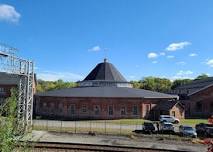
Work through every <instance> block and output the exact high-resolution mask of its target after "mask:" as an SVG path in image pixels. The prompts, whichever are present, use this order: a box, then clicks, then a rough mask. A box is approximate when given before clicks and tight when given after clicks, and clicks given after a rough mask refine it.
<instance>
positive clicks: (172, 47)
mask: <svg viewBox="0 0 213 152" xmlns="http://www.w3.org/2000/svg"><path fill="white" fill-rule="evenodd" d="M190 44H191V43H190V42H187V41H184V42H178V43H171V44H170V45H169V46H168V47H167V48H166V50H167V51H176V50H180V49H183V48H184V47H186V46H188V45H190Z"/></svg>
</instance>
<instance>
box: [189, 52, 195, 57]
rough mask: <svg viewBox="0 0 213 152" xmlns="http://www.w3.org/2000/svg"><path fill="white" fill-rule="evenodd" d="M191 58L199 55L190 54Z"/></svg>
mask: <svg viewBox="0 0 213 152" xmlns="http://www.w3.org/2000/svg"><path fill="white" fill-rule="evenodd" d="M189 56H190V57H195V56H197V54H196V53H191V54H189Z"/></svg>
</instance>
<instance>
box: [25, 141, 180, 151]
mask: <svg viewBox="0 0 213 152" xmlns="http://www.w3.org/2000/svg"><path fill="white" fill-rule="evenodd" d="M29 146H30V147H31V148H32V151H33V152H43V151H45V152H74V151H75V152H88V151H90V152H97V151H99V152H106V151H107V152H183V151H181V150H177V151H174V150H164V149H156V148H140V147H129V146H119V145H118V146H112V145H97V144H79V143H59V142H30V143H29Z"/></svg>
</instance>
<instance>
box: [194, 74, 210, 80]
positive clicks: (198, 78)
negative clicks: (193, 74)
mask: <svg viewBox="0 0 213 152" xmlns="http://www.w3.org/2000/svg"><path fill="white" fill-rule="evenodd" d="M208 77H209V76H208V75H207V74H205V73H203V74H201V75H199V76H197V78H195V80H201V79H206V78H208Z"/></svg>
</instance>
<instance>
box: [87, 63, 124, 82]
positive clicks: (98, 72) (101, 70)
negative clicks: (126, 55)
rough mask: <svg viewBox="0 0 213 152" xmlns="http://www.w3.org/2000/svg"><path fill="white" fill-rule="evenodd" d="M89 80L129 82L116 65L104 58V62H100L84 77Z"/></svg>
mask: <svg viewBox="0 0 213 152" xmlns="http://www.w3.org/2000/svg"><path fill="white" fill-rule="evenodd" d="M89 80H103V81H116V82H127V80H126V79H125V78H124V77H123V76H122V75H121V73H120V72H119V71H118V70H117V69H116V68H115V67H114V65H113V64H111V63H109V62H107V61H106V59H104V62H102V63H99V64H98V65H97V66H96V67H95V68H94V69H93V70H92V71H91V72H90V73H89V75H88V76H87V77H86V78H85V79H84V81H89Z"/></svg>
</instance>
